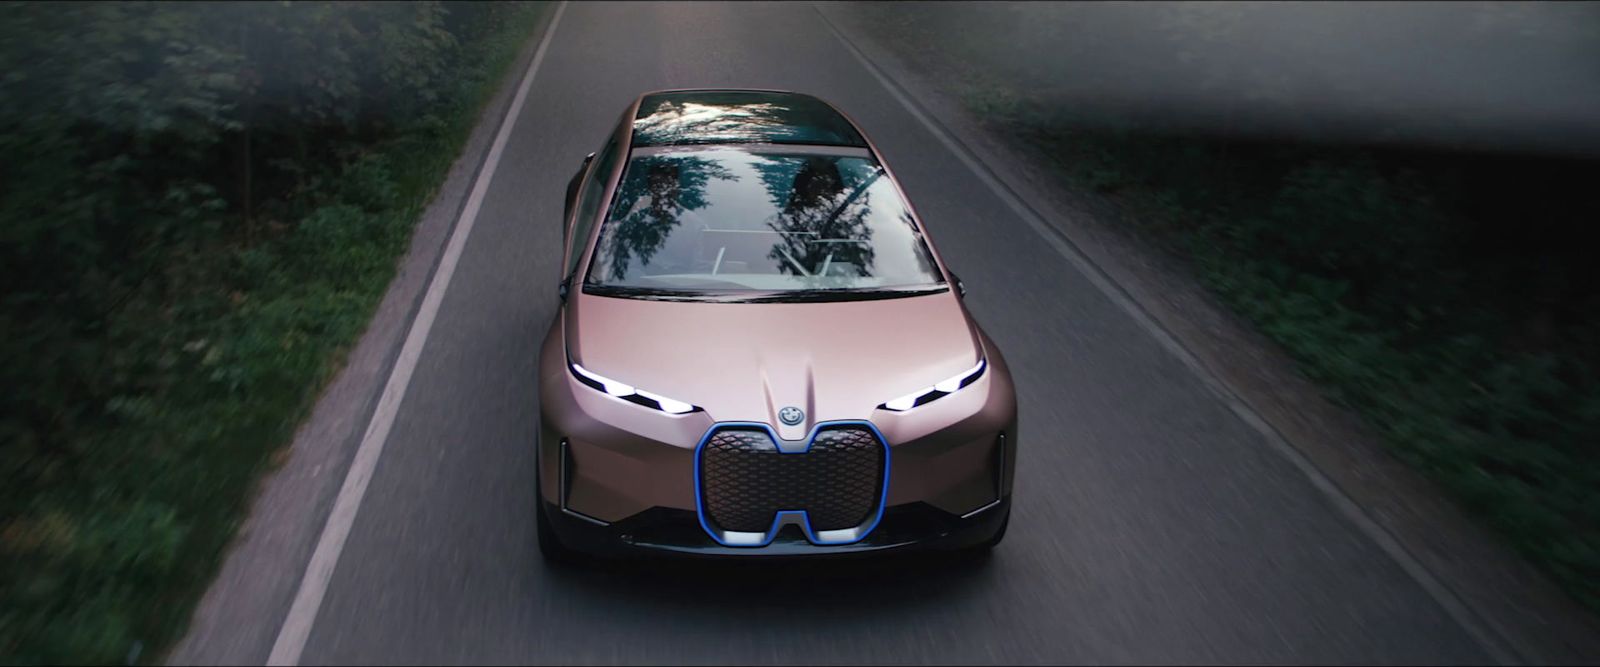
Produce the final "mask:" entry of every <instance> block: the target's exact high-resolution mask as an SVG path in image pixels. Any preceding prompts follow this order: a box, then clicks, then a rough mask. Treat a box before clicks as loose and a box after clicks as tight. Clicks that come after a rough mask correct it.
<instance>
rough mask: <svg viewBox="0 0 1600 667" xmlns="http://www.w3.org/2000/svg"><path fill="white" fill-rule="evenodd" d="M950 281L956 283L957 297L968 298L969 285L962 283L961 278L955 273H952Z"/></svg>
mask: <svg viewBox="0 0 1600 667" xmlns="http://www.w3.org/2000/svg"><path fill="white" fill-rule="evenodd" d="M950 280H952V281H955V284H956V296H959V297H961V298H963V299H965V298H967V284H966V283H964V282H962V281H961V276H958V275H956V274H955V272H954V271H951V272H950Z"/></svg>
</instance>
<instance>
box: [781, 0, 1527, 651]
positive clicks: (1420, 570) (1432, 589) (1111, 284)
mask: <svg viewBox="0 0 1600 667" xmlns="http://www.w3.org/2000/svg"><path fill="white" fill-rule="evenodd" d="M812 9H815V10H816V12H817V15H818V16H820V17H821V18H822V22H823V24H825V25H826V26H828V29H829V30H830V31H832V32H833V36H834V37H835V38H837V39H838V40H839V42H840V43H842V44H844V47H845V50H847V51H849V52H850V54H851V55H853V56H855V58H856V60H857V61H859V62H860V63H861V65H862V66H863V67H865V68H866V70H867V72H868V73H870V74H872V76H873V78H875V79H877V80H878V83H879V84H881V85H882V86H883V88H884V90H886V91H887V92H888V93H889V95H890V96H891V97H893V98H894V99H895V101H897V102H899V103H900V105H901V106H903V107H905V109H906V110H907V111H909V112H910V113H911V115H912V116H913V117H915V118H916V119H917V120H918V121H919V122H921V123H922V125H923V127H925V128H927V129H928V131H929V132H931V133H932V134H933V136H934V137H936V138H937V139H938V140H939V142H940V143H942V144H944V146H945V148H947V149H949V150H950V152H951V153H954V154H955V156H956V157H957V158H958V159H960V160H961V163H962V164H964V165H966V167H967V169H968V170H970V171H971V172H972V173H973V174H974V175H975V176H977V177H978V180H979V181H982V182H983V184H984V185H985V186H988V188H989V190H990V191H992V192H994V193H995V195H996V196H998V197H999V198H1000V200H1001V201H1003V202H1005V203H1006V206H1007V207H1009V208H1010V209H1011V211H1012V212H1013V213H1015V214H1016V215H1017V217H1018V218H1021V219H1022V221H1023V222H1025V223H1027V224H1028V226H1029V227H1031V228H1033V230H1034V231H1035V232H1037V233H1038V234H1039V236H1041V237H1043V238H1044V240H1045V242H1046V243H1048V244H1050V247H1052V248H1054V249H1055V250H1056V252H1057V253H1059V254H1060V255H1061V256H1062V257H1064V258H1066V259H1067V261H1068V262H1070V263H1072V265H1073V266H1075V267H1077V269H1078V271H1079V272H1080V273H1082V274H1083V275H1084V277H1086V278H1088V279H1089V282H1090V283H1091V284H1093V285H1094V286H1095V288H1097V289H1099V290H1100V292H1101V293H1103V294H1105V295H1106V297H1107V298H1108V299H1110V300H1111V302H1112V303H1115V304H1116V305H1117V306H1118V307H1119V308H1121V309H1122V310H1123V311H1124V312H1126V313H1127V314H1128V315H1129V316H1131V317H1132V318H1133V320H1134V321H1135V322H1137V323H1138V324H1139V326H1140V327H1141V328H1143V329H1145V330H1146V331H1147V332H1149V333H1150V335H1151V336H1153V337H1154V338H1155V339H1156V342H1157V343H1159V344H1160V345H1161V346H1162V347H1164V348H1166V350H1167V351H1168V352H1170V353H1172V355H1173V356H1174V357H1177V359H1178V360H1179V361H1180V362H1182V363H1183V364H1184V365H1185V366H1188V367H1189V369H1190V370H1191V371H1193V372H1194V373H1195V375H1197V376H1199V378H1200V380H1201V382H1203V383H1204V384H1205V385H1206V386H1207V387H1208V388H1209V389H1211V391H1212V392H1214V393H1216V394H1217V395H1218V396H1220V397H1221V398H1222V399H1223V401H1224V402H1225V403H1227V405H1228V407H1229V409H1231V410H1232V411H1233V413H1234V414H1235V415H1237V416H1238V417H1239V418H1240V419H1241V420H1243V421H1244V422H1245V423H1246V424H1248V425H1250V427H1251V428H1253V429H1255V430H1256V431H1257V432H1258V433H1260V434H1261V435H1262V437H1263V438H1264V439H1265V440H1266V442H1267V444H1268V446H1270V447H1271V448H1272V449H1273V450H1275V451H1277V452H1278V453H1279V454H1281V455H1283V457H1284V458H1286V459H1288V460H1289V462H1290V463H1291V464H1293V465H1294V466H1295V468H1297V469H1299V471H1300V472H1301V473H1302V474H1304V475H1305V476H1306V478H1307V479H1309V480H1310V481H1311V485H1312V486H1314V487H1316V488H1317V490H1319V491H1321V492H1322V493H1323V495H1324V496H1326V497H1327V498H1328V499H1329V500H1330V501H1331V502H1332V503H1333V505H1334V507H1336V508H1337V509H1338V510H1339V512H1340V513H1341V514H1343V515H1344V516H1345V517H1346V518H1347V519H1349V520H1350V521H1351V522H1352V523H1354V524H1355V525H1356V528H1357V529H1359V530H1360V531H1361V532H1362V533H1363V534H1365V535H1366V536H1367V537H1368V538H1369V539H1371V540H1372V541H1373V542H1374V543H1376V544H1377V545H1378V548H1380V549H1382V550H1383V552H1384V553H1386V554H1388V555H1389V557H1390V558H1392V559H1394V561H1395V562H1396V563H1397V564H1399V565H1400V568H1401V569H1402V570H1405V572H1406V573H1407V574H1409V575H1411V578H1412V579H1414V580H1416V582H1417V584H1418V585H1420V586H1421V587H1422V589H1423V590H1424V591H1426V592H1427V593H1428V595H1429V596H1430V597H1432V598H1433V600H1434V602H1436V603H1438V605H1439V606H1440V607H1442V608H1443V609H1444V610H1445V613H1447V614H1449V615H1450V618H1451V619H1452V620H1454V621H1455V622H1456V623H1457V624H1459V625H1460V626H1461V627H1462V629H1463V630H1464V631H1466V633H1467V634H1468V635H1471V636H1472V638H1473V639H1474V640H1476V641H1477V642H1478V644H1479V645H1480V646H1482V647H1483V649H1484V651H1486V652H1487V653H1488V654H1489V656H1490V657H1491V658H1492V659H1494V661H1495V662H1498V663H1500V664H1502V665H1512V664H1522V663H1527V662H1528V661H1527V660H1526V659H1523V658H1522V657H1521V656H1520V655H1516V654H1518V653H1519V652H1518V651H1516V650H1515V649H1514V648H1513V647H1512V646H1511V643H1510V642H1509V641H1507V640H1506V639H1505V638H1504V636H1503V635H1502V634H1501V633H1499V632H1495V631H1494V630H1492V629H1491V627H1489V621H1488V620H1487V619H1483V618H1480V617H1479V615H1478V614H1476V613H1474V612H1473V611H1472V610H1471V608H1469V607H1467V605H1466V603H1464V602H1462V601H1461V599H1460V598H1459V597H1458V596H1457V595H1456V594H1455V592H1454V591H1452V590H1450V588H1449V587H1447V586H1445V585H1444V584H1443V583H1442V582H1440V581H1439V580H1438V579H1437V578H1436V577H1434V576H1433V573H1432V572H1429V571H1428V569H1427V567H1425V566H1424V565H1423V564H1422V563H1421V561H1418V560H1417V559H1416V557H1415V556H1412V555H1411V553H1410V552H1409V551H1407V550H1406V548H1405V546H1404V545H1402V544H1400V542H1399V541H1398V540H1396V539H1395V537H1394V536H1393V535H1391V534H1390V533H1389V531H1388V530H1385V529H1384V528H1383V526H1381V525H1379V524H1378V522H1377V521H1375V520H1373V518H1372V517H1371V516H1369V515H1368V514H1367V513H1366V511H1365V510H1363V509H1362V508H1361V506H1360V505H1358V504H1356V502H1355V501H1354V500H1352V499H1351V498H1350V497H1349V496H1347V495H1345V493H1344V491H1343V490H1342V489H1340V488H1339V486H1338V485H1337V484H1335V483H1334V482H1333V480H1331V479H1329V478H1328V476H1327V475H1326V474H1324V473H1323V472H1322V471H1321V470H1320V469H1318V468H1317V467H1316V464H1314V463H1312V462H1311V461H1310V460H1309V459H1307V458H1306V457H1305V455H1304V454H1302V453H1300V450H1298V449H1295V448H1294V446H1293V445H1290V444H1289V442H1288V441H1287V440H1285V439H1284V437H1283V435H1282V434H1280V433H1278V431H1277V429H1275V428H1273V427H1272V425H1271V424H1269V423H1267V421H1266V420H1265V419H1263V418H1262V417H1261V416H1260V415H1258V414H1256V412H1255V410H1253V409H1251V408H1250V406H1249V405H1248V404H1247V403H1245V402H1244V399H1242V398H1240V397H1239V396H1238V394H1236V393H1234V392H1233V390H1232V389H1229V388H1228V386H1227V385H1226V384H1225V383H1223V382H1222V381H1221V380H1220V379H1219V378H1217V377H1216V376H1215V375H1214V374H1212V373H1211V372H1210V371H1209V370H1207V369H1206V368H1205V366H1203V365H1202V364H1201V363H1200V361H1199V359H1197V358H1196V357H1195V356H1194V354H1193V353H1192V352H1190V351H1189V350H1188V348H1185V347H1184V346H1183V343H1181V342H1179V341H1178V340H1177V338H1175V337H1174V336H1173V335H1172V334H1171V333H1170V332H1168V331H1167V330H1166V329H1165V328H1164V327H1162V326H1161V325H1160V324H1159V323H1157V322H1156V321H1155V320H1154V318H1152V317H1151V316H1150V315H1149V314H1148V313H1146V312H1145V311H1144V308H1143V307H1142V306H1140V305H1139V304H1138V302H1137V301H1135V300H1134V299H1133V297H1132V296H1130V295H1128V294H1127V293H1126V292H1124V291H1123V289H1122V287H1121V286H1120V285H1118V284H1117V283H1116V281H1114V280H1112V278H1111V277H1110V275H1109V274H1107V273H1106V272H1105V270H1104V269H1102V268H1100V266H1099V265H1097V264H1095V263H1094V261H1093V260H1091V259H1089V257H1088V256H1087V255H1085V254H1083V252H1082V251H1081V250H1079V249H1078V248H1077V247H1076V246H1075V245H1074V244H1073V243H1072V241H1071V240H1070V239H1068V238H1067V237H1066V235H1065V234H1064V233H1063V232H1061V231H1060V230H1058V229H1056V228H1055V227H1054V226H1053V225H1051V224H1050V223H1049V222H1048V221H1046V220H1045V219H1044V218H1043V216H1042V215H1040V214H1039V213H1038V212H1037V211H1035V210H1033V208H1032V207H1031V206H1029V205H1028V204H1027V203H1026V202H1024V201H1023V200H1022V198H1021V197H1020V196H1019V195H1017V194H1016V193H1015V192H1012V191H1011V189H1010V188H1009V187H1007V186H1006V185H1005V184H1003V183H1001V182H1000V180H999V179H998V178H997V177H996V176H995V175H994V174H993V172H992V170H990V169H989V167H988V166H987V165H985V164H984V163H983V161H982V160H980V159H979V158H978V156H977V155H976V154H975V153H973V152H972V150H971V149H969V148H967V147H966V146H965V145H964V144H962V143H961V141H960V140H959V139H957V138H955V136H954V134H953V133H951V132H950V131H949V130H948V129H947V128H945V127H944V126H943V125H942V124H940V123H939V122H938V121H937V120H936V119H934V118H933V117H932V116H931V115H929V114H927V113H924V112H923V111H922V110H921V109H920V108H919V107H918V106H917V104H916V103H915V102H913V101H912V100H911V98H910V97H909V96H908V95H907V94H906V93H905V92H904V91H903V90H901V88H900V86H899V85H898V84H896V83H895V82H894V80H893V79H890V78H889V76H888V74H886V73H884V72H883V70H881V69H879V68H878V66H877V64H875V63H873V62H872V60H870V59H869V58H867V55H866V54H865V53H863V52H862V51H861V49H859V48H858V47H856V45H855V43H854V42H851V41H850V38H848V37H846V36H845V34H844V31H843V30H840V29H839V27H838V26H836V25H834V23H833V21H832V20H830V19H829V18H828V15H827V14H826V13H825V12H823V11H822V8H821V7H818V6H816V5H812Z"/></svg>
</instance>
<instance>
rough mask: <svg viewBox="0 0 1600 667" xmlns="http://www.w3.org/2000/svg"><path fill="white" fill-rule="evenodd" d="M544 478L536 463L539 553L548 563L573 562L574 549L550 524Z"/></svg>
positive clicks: (534, 511)
mask: <svg viewBox="0 0 1600 667" xmlns="http://www.w3.org/2000/svg"><path fill="white" fill-rule="evenodd" d="M535 451H538V449H537V446H535ZM543 480H544V475H543V474H542V473H540V472H539V467H538V466H537V465H535V466H534V474H533V493H534V504H533V514H534V516H535V517H536V518H535V519H534V532H536V533H538V534H539V554H540V555H541V556H544V560H545V562H546V563H550V564H552V565H559V564H562V563H570V562H572V549H570V548H568V547H567V545H565V544H563V543H562V542H561V536H560V535H557V534H556V529H555V527H554V526H551V525H550V516H549V514H547V513H546V512H547V511H548V510H549V503H546V502H545V501H544V488H543V487H544V483H543Z"/></svg>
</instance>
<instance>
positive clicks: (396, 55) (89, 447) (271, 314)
mask: <svg viewBox="0 0 1600 667" xmlns="http://www.w3.org/2000/svg"><path fill="white" fill-rule="evenodd" d="M3 8H4V11H5V13H6V17H7V18H6V21H4V22H0V73H3V74H0V151H3V152H4V154H5V155H6V156H7V158H8V159H7V160H6V161H4V163H0V265H3V266H4V267H5V271H4V272H3V274H0V275H3V277H0V280H3V281H4V282H3V283H0V284H3V291H0V328H3V330H4V331H6V332H7V336H6V339H5V341H4V342H0V355H3V358H0V382H4V383H5V385H6V386H8V387H10V388H12V389H11V390H10V391H7V392H4V393H0V479H3V480H4V484H3V485H0V568H3V569H0V662H96V663H104V662H119V661H124V660H127V659H130V656H135V657H137V656H138V655H139V654H141V653H142V655H143V656H144V657H145V659H149V658H150V657H151V656H155V655H158V654H159V648H160V647H161V646H162V645H164V644H165V643H166V642H168V641H170V640H171V639H172V638H173V637H174V636H175V634H176V633H177V632H178V631H179V630H181V628H182V626H183V624H184V623H185V622H186V620H187V616H188V613H189V610H190V608H191V605H192V603H193V601H194V599H195V598H196V596H197V595H198V593H199V592H200V590H201V589H202V588H203V586H204V585H205V583H206V582H207V580H208V579H209V577H210V574H211V572H212V571H213V568H214V566H215V563H216V560H217V558H218V557H219V556H220V553H221V551H222V549H223V547H224V546H225V545H226V543H227V540H228V538H229V536H230V535H231V534H232V531H233V528H234V523H235V521H236V519H237V516H238V514H239V512H240V511H241V510H242V509H243V508H244V506H245V502H246V500H247V497H248V495H249V493H250V490H251V488H252V484H253V482H254V479H255V478H256V476H257V475H258V474H259V473H260V472H262V471H263V470H265V469H266V468H267V467H268V465H269V462H270V455H271V453H272V451H273V449H274V448H277V447H280V446H282V445H284V444H285V443H286V442H287V439H288V437H289V435H290V434H291V432H292V429H293V427H294V425H295V424H296V422H297V421H298V419H299V417H300V416H301V415H302V414H303V413H304V411H305V410H306V408H307V407H308V406H309V404H310V401H311V399H312V398H313V397H314V395H315V392H316V390H317V389H318V388H319V387H320V386H321V383H322V382H323V381H325V379H326V378H327V377H328V375H329V373H330V372H331V369H332V368H333V367H334V366H335V364H336V363H337V361H338V358H339V354H340V350H341V349H342V347H343V346H344V345H347V344H348V343H349V342H350V341H352V340H354V338H355V336H356V335H358V334H359V332H360V330H361V328H362V327H363V326H364V325H365V322H366V319H367V317H368V315H369V314H370V311H371V309H372V308H373V307H374V306H375V305H376V302H377V299H378V297H379V296H381V293H382V290H383V289H384V286H385V285H386V284H387V282H388V279H389V277H390V276H391V274H392V273H393V270H394V262H395V259H396V257H397V256H398V255H399V254H400V253H401V252H402V251H403V250H404V248H405V247H406V244H407V241H408V239H409V235H410V230H411V226H412V224H413V223H414V221H415V218H416V215H417V213H418V212H419V211H420V209H421V207H422V206H423V205H424V204H425V203H426V200H427V198H428V197H430V196H431V194H432V190H433V188H434V187H436V186H437V183H438V181H439V179H440V178H442V175H443V173H444V171H445V170H446V169H447V168H448V166H449V164H450V162H451V161H452V160H453V159H454V158H455V155H456V153H457V151H458V150H459V148H460V146H461V143H462V142H463V141H464V139H465V136H466V134H467V132H468V131H470V128H471V126H472V124H473V123H474V122H475V121H476V119H477V118H476V117H477V113H478V110H479V109H480V108H481V106H482V104H483V102H484V101H485V100H486V99H487V98H488V95H489V94H490V93H491V92H492V91H493V88H494V86H496V85H497V84H498V82H499V78H500V75H501V73H502V72H503V71H504V70H505V68H506V67H507V66H508V65H509V64H510V62H511V60H512V59H513V58H514V56H515V53H516V52H517V50H518V48H519V47H520V46H521V44H522V43H523V42H524V41H525V40H526V38H527V36H528V34H529V33H530V31H531V29H532V26H533V22H534V21H535V20H537V17H538V15H539V14H540V9H539V8H536V7H533V6H529V5H524V4H512V3H448V4H443V3H437V2H418V3H317V4H302V3H59V4H57V3H6V4H5V5H4V7H3ZM141 647H148V648H141Z"/></svg>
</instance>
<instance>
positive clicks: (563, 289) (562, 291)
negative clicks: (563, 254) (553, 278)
mask: <svg viewBox="0 0 1600 667" xmlns="http://www.w3.org/2000/svg"><path fill="white" fill-rule="evenodd" d="M571 284H572V279H571V278H567V279H564V280H562V281H561V284H560V285H559V286H557V287H556V294H557V295H559V296H560V297H561V302H562V303H566V301H567V290H568V289H569V288H568V285H571Z"/></svg>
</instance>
